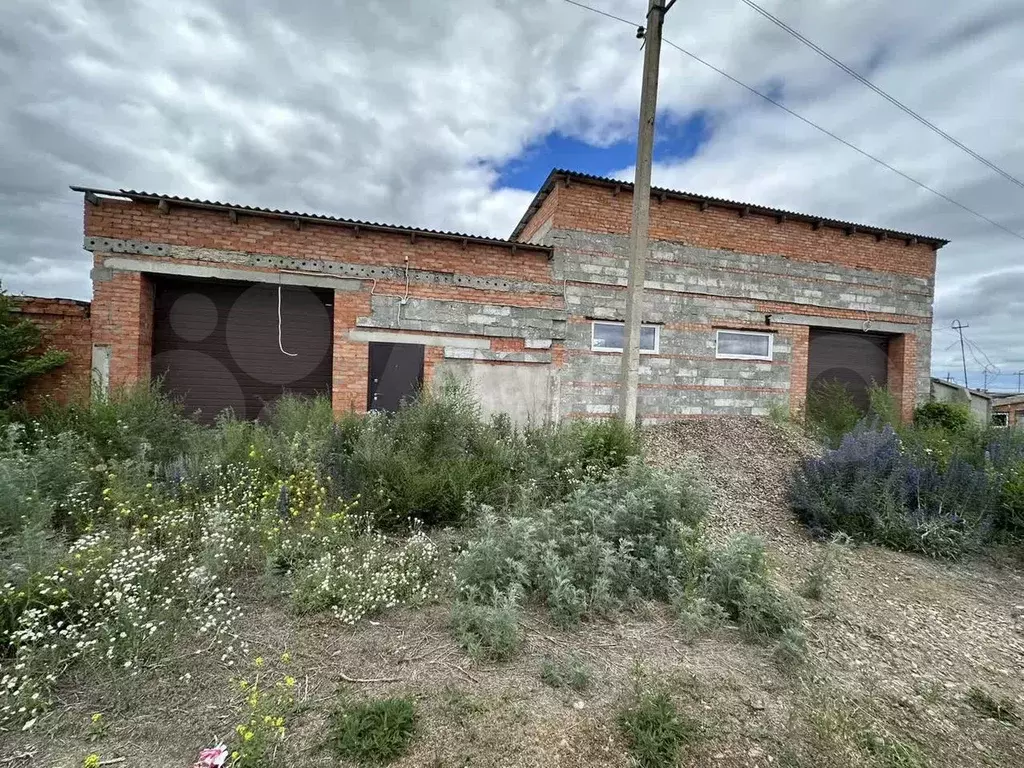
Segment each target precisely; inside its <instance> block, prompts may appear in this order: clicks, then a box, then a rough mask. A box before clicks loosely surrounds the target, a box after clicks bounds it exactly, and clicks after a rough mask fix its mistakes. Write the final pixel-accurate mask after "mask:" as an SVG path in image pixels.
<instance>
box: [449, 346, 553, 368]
mask: <svg viewBox="0 0 1024 768" xmlns="http://www.w3.org/2000/svg"><path fill="white" fill-rule="evenodd" d="M444 356H445V359H446V360H478V361H481V362H487V363H526V364H533V365H538V364H550V363H551V354H550V353H549V352H506V351H491V350H466V349H455V348H452V347H445V350H444Z"/></svg>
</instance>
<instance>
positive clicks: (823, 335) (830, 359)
mask: <svg viewBox="0 0 1024 768" xmlns="http://www.w3.org/2000/svg"><path fill="white" fill-rule="evenodd" d="M888 376H889V337H888V336H883V335H880V334H877V333H859V332H857V331H831V330H818V329H812V330H811V334H810V348H809V350H808V355H807V385H808V388H809V389H813V388H814V387H815V386H816V385H821V384H823V383H825V382H829V381H837V382H840V383H841V384H843V385H844V386H845V387H846V389H847V391H849V393H850V394H851V395H852V397H853V400H854V402H855V403H856V404H857V405H858V406H860V407H861V408H864V409H867V406H868V390H869V389H870V388H871V385H872V384H874V385H876V386H879V387H884V386H885V385H886V383H887V382H888Z"/></svg>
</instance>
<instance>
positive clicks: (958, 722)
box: [645, 418, 1024, 765]
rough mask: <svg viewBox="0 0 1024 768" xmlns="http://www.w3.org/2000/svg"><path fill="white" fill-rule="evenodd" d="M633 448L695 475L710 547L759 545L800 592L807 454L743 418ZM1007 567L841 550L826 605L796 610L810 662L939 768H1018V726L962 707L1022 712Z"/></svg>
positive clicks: (805, 556) (655, 432) (806, 553)
mask: <svg viewBox="0 0 1024 768" xmlns="http://www.w3.org/2000/svg"><path fill="white" fill-rule="evenodd" d="M645 444H646V448H647V451H648V460H649V461H651V462H652V463H654V464H656V465H659V466H664V467H673V466H680V465H682V464H685V463H691V464H695V465H696V466H697V467H698V468H699V471H700V473H701V474H702V475H703V477H704V478H705V480H706V482H707V484H708V486H709V490H710V493H711V497H712V508H711V511H710V514H709V521H708V522H709V525H708V528H709V538H710V539H711V540H712V541H713V542H720V541H722V540H723V539H725V538H727V537H728V536H730V535H732V534H735V533H740V532H748V533H754V534H757V535H760V536H762V537H763V538H764V539H765V542H766V544H767V546H768V549H769V553H770V554H771V555H772V560H773V562H774V563H775V564H776V566H777V568H776V571H777V573H778V576H779V578H780V580H781V581H782V582H783V583H786V584H788V585H789V586H790V587H795V586H798V585H799V584H800V583H802V582H803V581H804V579H805V578H806V575H807V573H808V572H809V569H810V566H811V564H812V563H813V562H814V561H815V559H816V558H818V557H820V556H821V554H822V551H823V547H824V546H825V545H824V544H821V543H819V542H815V541H812V540H811V539H810V537H809V536H808V535H807V534H806V532H805V530H804V529H803V527H802V526H800V525H799V524H798V523H797V522H796V521H795V520H794V518H793V516H792V513H791V511H790V508H789V504H788V498H787V496H788V492H787V488H788V484H789V478H790V476H791V473H792V472H793V470H794V468H795V467H796V466H797V464H798V463H799V461H800V460H801V458H803V457H805V456H808V455H813V454H815V453H819V452H820V451H821V449H820V447H819V446H817V445H816V444H815V443H813V442H812V441H810V440H808V439H807V438H805V437H804V436H803V435H801V434H798V433H796V432H795V431H793V430H791V429H789V428H785V427H780V426H778V425H776V424H773V423H771V422H768V421H764V420H759V419H742V418H709V419H699V420H693V421H686V422H678V423H673V424H669V425H665V426H658V427H655V428H651V429H649V430H647V431H646V433H645ZM1020 565H1021V563H1020V562H1019V561H1017V562H1007V561H1006V560H1005V559H1004V560H998V559H996V558H995V557H990V558H986V559H982V560H973V561H969V562H964V563H959V564H950V563H945V562H938V561H932V560H928V559H926V558H923V557H920V556H917V555H908V554H903V553H899V552H893V551H890V550H887V549H884V548H881V547H876V546H869V545H862V546H851V547H844V548H843V554H842V556H841V558H840V565H839V570H838V572H837V573H836V574H835V576H834V577H833V580H832V583H831V585H830V587H829V590H828V595H827V596H826V599H825V600H824V601H823V602H821V603H814V602H812V601H808V615H809V617H808V620H807V630H808V634H809V637H810V645H811V648H812V653H813V655H814V657H815V661H816V662H817V663H818V665H819V669H821V670H823V671H825V672H826V674H827V676H828V677H829V678H830V679H831V680H832V681H833V682H834V683H836V684H839V685H840V686H842V687H843V688H845V689H846V690H847V691H849V692H850V693H851V694H853V695H855V696H857V695H860V696H863V695H865V694H868V695H870V696H871V697H872V699H874V700H875V701H877V702H880V703H881V704H882V705H883V706H887V707H890V708H891V712H890V713H889V716H888V717H887V719H888V720H889V721H890V722H896V723H899V722H904V723H906V724H907V726H908V728H912V729H913V730H915V731H917V732H918V733H920V732H925V733H927V734H928V736H929V741H931V742H932V744H933V745H934V744H942V745H945V747H946V748H947V749H948V750H949V754H947V755H945V757H946V760H943V761H941V764H943V765H997V764H998V765H1003V764H1007V763H1005V759H1006V756H1007V755H1013V758H1014V762H1013V763H1012V764H1014V765H1024V733H1022V731H1021V730H1020V728H1019V727H1017V726H1007V725H1006V724H1005V723H998V722H996V721H995V720H991V719H987V720H986V719H985V718H983V717H979V716H978V713H977V712H976V711H974V710H972V708H971V706H970V704H969V696H968V694H969V692H970V691H971V690H972V689H977V688H980V689H983V690H985V691H987V692H991V693H993V694H994V695H996V696H997V697H998V698H1000V699H1004V700H1009V701H1011V702H1014V703H1015V708H1016V711H1017V712H1018V713H1024V574H1022V572H1021V569H1020ZM1017 758H1019V760H1018V759H1017ZM947 760H948V762H947Z"/></svg>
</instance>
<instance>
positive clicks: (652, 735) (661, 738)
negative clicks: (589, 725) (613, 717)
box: [618, 690, 699, 768]
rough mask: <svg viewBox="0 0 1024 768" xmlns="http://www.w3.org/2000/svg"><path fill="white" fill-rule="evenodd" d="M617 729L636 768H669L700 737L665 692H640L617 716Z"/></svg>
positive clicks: (676, 762)
mask: <svg viewBox="0 0 1024 768" xmlns="http://www.w3.org/2000/svg"><path fill="white" fill-rule="evenodd" d="M618 723H619V728H620V730H621V731H622V733H623V735H624V736H625V738H626V742H627V743H628V745H629V751H630V754H631V755H632V757H633V760H634V762H635V764H636V765H637V766H639V768H672V766H675V765H677V764H678V759H679V755H680V753H681V752H682V750H683V748H684V747H685V746H686V745H688V744H691V743H693V742H694V741H695V740H696V739H697V738H698V735H699V730H698V727H697V725H696V724H695V723H694V722H693V721H692V720H690V719H689V718H687V717H685V716H683V715H682V714H681V713H680V712H679V710H678V708H677V707H676V705H675V702H674V701H673V700H672V697H671V696H670V695H669V694H668V693H667V692H666V691H664V690H653V691H651V690H640V691H637V692H636V694H635V695H634V698H633V701H632V702H630V704H629V705H628V706H627V707H626V708H625V709H623V710H622V711H621V712H620V713H619V716H618Z"/></svg>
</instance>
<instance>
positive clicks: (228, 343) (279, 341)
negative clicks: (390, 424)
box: [152, 279, 333, 422]
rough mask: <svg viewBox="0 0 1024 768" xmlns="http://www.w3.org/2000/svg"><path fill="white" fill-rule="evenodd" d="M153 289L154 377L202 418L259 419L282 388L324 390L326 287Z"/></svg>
mask: <svg viewBox="0 0 1024 768" xmlns="http://www.w3.org/2000/svg"><path fill="white" fill-rule="evenodd" d="M279 290H280V297H279V295H278V291H279ZM155 291H156V293H155V301H154V317H153V366H152V373H153V376H154V377H159V378H161V379H162V380H163V386H164V388H165V390H166V391H168V392H169V393H170V394H171V395H173V396H175V397H177V398H179V399H180V400H182V402H183V403H184V405H185V407H186V408H187V409H188V410H189V412H192V413H195V414H196V416H197V418H199V419H200V420H201V421H205V422H209V421H212V420H213V419H214V418H215V417H216V416H217V415H218V414H219V413H221V412H222V411H224V410H226V409H231V411H233V412H234V414H235V416H237V417H238V418H245V419H255V418H258V417H259V416H260V415H261V414H262V412H263V410H264V409H265V408H266V406H267V405H269V404H270V403H272V402H273V401H274V400H275V399H277V398H278V397H280V396H281V394H283V393H284V392H292V393H295V394H299V395H318V394H322V395H330V392H331V367H332V355H331V350H332V336H333V323H332V314H333V308H332V306H331V300H332V298H333V293H332V292H331V291H316V290H311V289H309V288H304V287H301V286H280V287H279V286H276V285H270V284H264V283H257V284H252V283H234V282H226V281H214V280H174V279H159V280H157V281H156V285H155ZM279 300H280V304H279V303H278V302H279ZM279 309H280V315H279ZM279 317H280V322H279Z"/></svg>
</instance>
